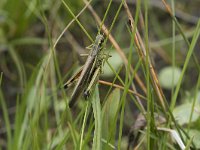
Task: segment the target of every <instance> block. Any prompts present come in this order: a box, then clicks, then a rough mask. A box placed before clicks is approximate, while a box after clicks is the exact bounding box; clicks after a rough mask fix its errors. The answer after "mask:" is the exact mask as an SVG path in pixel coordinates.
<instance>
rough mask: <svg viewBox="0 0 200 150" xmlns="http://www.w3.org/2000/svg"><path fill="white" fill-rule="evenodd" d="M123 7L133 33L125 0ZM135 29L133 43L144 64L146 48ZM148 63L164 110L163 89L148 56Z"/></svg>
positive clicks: (132, 20)
mask: <svg viewBox="0 0 200 150" xmlns="http://www.w3.org/2000/svg"><path fill="white" fill-rule="evenodd" d="M124 8H125V10H126V13H127V15H128V17H129V21H130V26H131V31H132V33H134V28H136V27H134V19H133V17H132V15H131V12H130V10H129V8H128V5H127V4H126V2H124ZM135 31H136V32H135V35H134V40H135V44H136V46H137V52H138V54H139V55H140V57H141V58H142V60H143V63H144V64H145V63H146V59H145V58H146V57H148V56H146V49H145V46H144V43H143V41H142V38H141V36H140V34H139V32H138V30H137V28H136V30H135ZM148 64H149V69H150V75H151V78H152V83H153V86H154V89H155V91H156V94H157V96H158V98H159V101H160V104H161V106H162V108H163V109H164V110H166V106H165V101H164V94H163V91H162V89H161V87H160V84H159V82H158V78H157V75H156V72H155V70H154V68H153V66H152V63H151V61H150V59H149V58H148Z"/></svg>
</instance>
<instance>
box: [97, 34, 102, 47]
mask: <svg viewBox="0 0 200 150" xmlns="http://www.w3.org/2000/svg"><path fill="white" fill-rule="evenodd" d="M103 42H104V37H103V35H102V34H99V35H97V37H96V40H95V44H96V45H102V44H103Z"/></svg>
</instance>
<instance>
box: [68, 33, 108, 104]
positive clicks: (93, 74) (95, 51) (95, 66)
mask: <svg viewBox="0 0 200 150" xmlns="http://www.w3.org/2000/svg"><path fill="white" fill-rule="evenodd" d="M103 42H104V37H103V35H101V34H98V35H97V36H96V39H95V42H94V43H93V44H92V48H91V51H90V54H89V55H88V57H87V60H86V62H85V65H84V66H83V67H82V68H81V69H80V70H79V71H78V72H77V73H76V74H74V75H73V76H72V77H71V79H69V80H68V81H67V82H66V83H65V84H64V88H67V87H69V86H70V84H72V82H74V81H76V80H77V78H79V79H78V81H77V84H76V86H75V88H74V91H73V93H72V95H71V99H70V102H69V107H73V106H74V104H75V103H76V102H77V100H78V98H79V97H80V95H81V93H83V95H84V98H85V99H87V98H88V97H89V95H90V89H91V88H92V86H93V85H94V84H95V83H96V81H97V80H98V77H99V74H100V73H101V68H102V65H103V54H102V49H103V47H102V45H103Z"/></svg>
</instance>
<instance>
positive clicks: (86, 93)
mask: <svg viewBox="0 0 200 150" xmlns="http://www.w3.org/2000/svg"><path fill="white" fill-rule="evenodd" d="M100 72H101V69H100V67H98V68H97V69H95V71H94V74H93V76H92V78H91V81H90V83H89V85H88V87H87V89H85V90H84V94H83V96H84V98H85V99H86V100H87V99H88V98H89V97H90V95H91V91H92V87H93V86H94V85H95V83H96V82H97V80H98V78H99V74H100Z"/></svg>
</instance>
